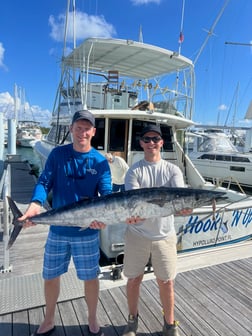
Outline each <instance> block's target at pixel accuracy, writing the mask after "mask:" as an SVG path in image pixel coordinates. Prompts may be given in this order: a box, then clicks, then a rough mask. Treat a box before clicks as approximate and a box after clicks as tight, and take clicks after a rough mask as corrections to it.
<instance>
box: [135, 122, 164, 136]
mask: <svg viewBox="0 0 252 336" xmlns="http://www.w3.org/2000/svg"><path fill="white" fill-rule="evenodd" d="M148 132H155V133H158V134H159V135H160V136H162V132H161V129H160V126H158V125H154V124H150V125H148V126H146V127H144V129H143V130H142V132H141V135H140V136H141V137H143V136H144V135H145V134H146V133H148Z"/></svg>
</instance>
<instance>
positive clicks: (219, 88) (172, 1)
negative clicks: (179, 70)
mask: <svg viewBox="0 0 252 336" xmlns="http://www.w3.org/2000/svg"><path fill="white" fill-rule="evenodd" d="M225 4H226V8H225V10H224V12H223V14H222V16H221V17H220V19H219V21H218V23H217V25H216V27H215V29H214V34H213V35H212V36H211V37H210V38H209V39H208V42H207V44H206V46H205V48H204V49H203V51H202V52H201V53H200V55H199V51H200V48H201V47H202V46H203V44H204V41H205V39H206V38H207V31H208V30H210V29H211V27H212V25H213V24H214V22H215V20H216V18H217V17H218V15H219V13H220V11H221V9H222V7H223V6H224V5H225ZM182 5H183V0H108V1H105V0H80V1H79V0H76V10H77V18H76V23H77V29H76V35H77V45H78V44H79V43H80V42H82V41H83V40H84V39H85V38H87V37H94V36H99V37H114V38H120V39H132V40H136V41H138V38H139V29H140V26H141V27H142V33H143V41H144V42H145V43H150V44H154V45H157V46H160V47H162V48H167V49H170V50H178V48H179V43H178V38H179V33H180V28H181V21H182V20H181V17H182ZM184 5H185V7H184V20H183V34H184V42H183V43H182V46H181V54H182V55H184V56H186V57H188V58H190V59H192V60H193V61H194V60H197V61H196V64H195V74H196V88H195V109H194V115H193V120H194V121H195V122H198V123H203V124H216V123H217V120H219V123H220V124H224V123H227V124H228V125H233V124H235V126H239V125H241V126H244V125H248V126H252V121H245V120H244V116H245V113H246V111H247V108H248V106H249V103H250V101H251V100H252V47H250V46H243V45H232V44H225V42H238V43H251V42H252V24H251V15H252V1H251V0H229V1H228V0H184ZM66 6H67V1H66V0H43V1H37V0H23V1H20V0H11V1H2V2H1V20H0V111H3V112H8V111H9V112H10V111H11V110H12V109H13V97H14V84H17V87H18V91H19V93H20V94H22V97H23V100H25V101H26V102H27V105H29V106H31V107H32V109H33V115H34V117H35V119H36V120H37V119H39V120H43V123H44V124H47V125H48V124H49V122H50V111H51V110H52V108H53V103H54V99H55V95H56V90H57V87H58V83H59V78H60V59H61V56H62V52H63V33H64V28H63V27H64V25H63V23H64V16H65V13H66ZM69 42H71V41H69ZM72 46H73V45H72V42H71V43H69V44H68V48H72ZM198 55H199V57H198ZM197 57H198V58H197ZM29 106H28V107H29ZM27 110H28V108H27Z"/></svg>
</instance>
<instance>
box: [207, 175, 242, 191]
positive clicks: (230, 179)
mask: <svg viewBox="0 0 252 336" xmlns="http://www.w3.org/2000/svg"><path fill="white" fill-rule="evenodd" d="M211 182H212V183H213V184H214V185H216V186H217V187H222V185H223V184H225V187H226V189H231V186H237V188H238V189H239V191H240V192H241V193H242V194H246V192H245V191H244V189H243V188H242V186H241V184H240V183H239V181H238V179H237V178H236V177H235V176H226V177H222V178H220V177H213V178H212V179H211Z"/></svg>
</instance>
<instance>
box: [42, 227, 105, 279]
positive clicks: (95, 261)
mask: <svg viewBox="0 0 252 336" xmlns="http://www.w3.org/2000/svg"><path fill="white" fill-rule="evenodd" d="M71 257H72V258H73V262H74V265H75V269H76V273H77V276H78V278H79V279H80V280H92V279H95V278H97V276H98V275H99V273H100V267H99V259H100V249H99V233H98V232H97V234H96V233H95V234H93V235H89V236H62V235H57V234H55V233H53V232H51V231H50V230H49V234H48V237H47V241H46V245H45V252H44V266H43V278H44V279H47V280H50V279H53V278H56V277H58V276H60V275H62V274H63V273H66V272H67V271H68V266H69V263H70V260H71Z"/></svg>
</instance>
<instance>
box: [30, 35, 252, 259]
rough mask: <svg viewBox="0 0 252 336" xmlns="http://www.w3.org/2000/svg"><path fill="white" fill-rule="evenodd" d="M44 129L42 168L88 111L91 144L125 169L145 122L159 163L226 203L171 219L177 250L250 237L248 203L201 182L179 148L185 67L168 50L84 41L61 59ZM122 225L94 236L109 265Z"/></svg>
mask: <svg viewBox="0 0 252 336" xmlns="http://www.w3.org/2000/svg"><path fill="white" fill-rule="evenodd" d="M61 66H62V75H61V80H60V83H59V87H58V90H57V95H56V100H55V108H54V111H53V115H52V121H51V129H50V131H49V133H48V135H47V137H45V138H43V139H42V140H41V141H39V142H36V144H35V147H34V148H35V150H36V152H37V153H38V154H39V156H40V158H41V161H42V165H43V164H44V163H45V160H46V158H47V157H48V154H49V152H50V151H51V150H52V148H53V147H55V146H60V145H62V144H66V143H69V142H71V134H70V132H69V125H70V123H71V120H72V116H73V114H74V113H75V112H76V111H77V110H80V109H89V110H90V111H91V112H92V113H93V114H94V115H95V118H96V136H95V137H94V138H93V142H92V145H93V147H94V148H96V149H97V150H99V151H100V152H101V153H102V154H105V153H107V152H110V153H116V155H118V156H121V157H122V158H124V159H125V160H126V161H127V163H128V164H129V165H131V164H132V163H134V162H136V161H138V160H139V159H141V158H143V151H142V148H141V147H140V145H139V138H140V133H141V130H142V129H143V127H145V126H146V125H147V124H149V123H153V124H158V125H160V127H161V130H162V134H163V138H164V147H163V151H162V157H163V158H164V159H165V160H169V161H170V162H173V163H174V164H176V165H178V166H179V167H180V169H181V170H182V172H183V174H184V179H185V182H186V184H187V185H188V186H190V187H192V188H204V189H209V190H215V189H216V190H221V191H223V190H224V191H225V192H226V196H227V199H226V202H225V203H223V202H222V203H219V202H218V201H217V204H216V206H215V208H216V210H215V215H214V216H213V208H212V206H205V207H202V208H199V209H195V210H194V212H193V214H192V215H191V216H187V217H182V216H176V217H175V226H176V230H177V235H178V251H181V252H183V251H188V250H192V249H196V248H205V247H213V246H216V245H220V244H226V243H234V242H237V241H240V240H244V239H249V238H251V236H252V225H251V220H252V197H250V196H248V195H245V194H242V193H239V192H235V191H232V190H228V189H224V188H221V187H216V186H215V185H214V184H212V183H209V182H206V181H205V180H204V178H203V177H202V175H201V174H200V173H199V171H198V170H197V169H196V168H195V166H194V165H193V164H192V162H191V160H190V159H189V157H188V156H187V155H186V153H185V152H184V150H183V147H184V140H185V130H186V129H187V128H188V127H191V126H192V125H193V124H194V123H193V121H192V112H193V97H194V66H193V62H192V61H191V60H190V59H188V58H186V57H184V56H182V55H181V54H179V53H178V52H174V51H171V50H167V49H163V48H160V47H157V46H154V45H150V44H145V43H142V42H136V41H132V40H120V39H102V38H88V39H87V40H85V41H84V42H83V43H82V44H80V45H79V46H78V47H76V48H75V49H74V50H73V51H72V52H71V53H70V54H69V55H68V56H65V57H63V59H62V64H61ZM125 228H126V224H123V223H118V225H113V226H108V227H107V228H106V229H105V230H101V233H100V238H101V239H100V241H101V245H100V247H101V250H102V252H103V253H104V254H105V256H106V257H107V258H109V259H111V258H117V257H118V255H120V254H122V253H123V249H124V231H125Z"/></svg>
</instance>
